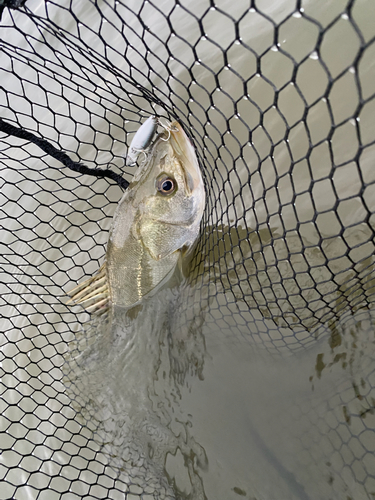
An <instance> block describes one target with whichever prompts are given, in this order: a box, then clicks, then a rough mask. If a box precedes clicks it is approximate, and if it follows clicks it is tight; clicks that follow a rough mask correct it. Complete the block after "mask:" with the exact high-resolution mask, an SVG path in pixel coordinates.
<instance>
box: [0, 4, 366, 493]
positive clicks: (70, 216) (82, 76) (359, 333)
mask: <svg viewBox="0 0 375 500" xmlns="http://www.w3.org/2000/svg"><path fill="white" fill-rule="evenodd" d="M4 3H5V4H6V3H7V4H8V5H10V7H12V9H9V8H4V10H3V13H2V20H1V24H0V37H1V47H2V52H1V56H0V61H1V64H0V99H1V106H2V107H1V118H2V121H1V122H0V124H1V130H2V132H1V136H0V140H1V156H0V158H1V164H0V169H1V179H0V182H1V184H0V185H1V193H0V200H1V201H0V204H1V209H0V224H1V240H0V261H1V283H0V290H1V298H0V324H1V334H0V335H1V337H0V338H1V354H0V356H1V368H0V373H1V400H0V405H1V417H0V422H1V438H0V442H1V451H2V453H1V461H0V477H1V487H0V499H11V498H12V499H17V500H21V499H22V500H23V499H40V500H41V499H46V500H47V499H48V500H54V499H66V500H67V499H69V500H70V499H75V498H85V499H91V498H93V499H99V498H100V499H104V498H111V499H115V500H117V499H123V498H126V499H128V500H135V499H139V498H142V499H145V500H146V499H151V498H160V499H162V498H176V499H178V498H189V499H192V500H195V499H198V500H199V499H204V498H207V499H209V500H213V499H215V500H220V499H222V500H230V499H236V498H248V499H254V500H255V499H257V500H260V499H266V500H274V499H276V498H278V499H288V500H292V499H299V500H301V499H310V500H318V499H324V500H326V499H328V498H331V499H340V500H342V499H347V500H349V499H352V500H354V499H355V500H357V499H358V500H361V499H368V498H374V497H375V455H374V451H375V434H374V428H375V416H374V408H375V369H374V366H375V365H374V356H375V351H374V345H375V344H374V307H373V303H374V300H375V275H374V245H375V242H374V227H375V218H374V217H375V216H374V210H375V169H374V167H373V164H374V159H375V127H374V123H375V63H374V61H375V25H374V19H375V4H374V3H373V2H371V1H366V0H326V1H324V2H317V1H315V0H282V1H281V0H280V1H275V2H271V1H269V0H247V1H239V2H228V1H227V0H217V1H215V2H214V1H213V0H210V1H208V0H207V1H206V0H200V1H198V0H197V1H192V0H190V1H188V0H163V1H160V2H159V1H156V0H155V1H150V0H148V1H147V0H146V1H138V0H121V1H120V0H116V1H114V0H110V1H107V0H95V1H94V0H93V1H89V0H85V1H73V0H70V1H68V0H64V1H61V2H53V1H46V2H42V1H38V0H29V1H27V2H26V3H25V5H23V6H22V5H21V4H22V3H23V2H16V1H15V2H0V9H2V8H3V7H2V5H3V4H4ZM150 114H157V115H159V116H161V117H164V118H166V119H169V120H171V119H174V118H176V119H178V120H179V121H180V122H181V123H182V124H183V126H184V128H185V130H186V131H188V132H189V133H190V135H191V137H192V140H193V142H194V145H195V147H196V151H197V156H198V158H199V161H200V165H201V168H202V173H203V176H204V181H205V186H206V193H207V203H206V208H205V213H204V217H203V221H202V230H201V235H200V239H199V242H198V246H197V251H196V255H195V258H194V262H193V265H192V269H191V273H190V276H189V279H188V282H187V283H184V286H182V287H177V288H172V289H165V290H163V291H162V292H161V295H163V297H164V299H165V301H164V304H165V303H167V304H169V306H168V308H165V307H164V308H162V307H158V306H157V304H156V305H155V304H152V303H151V305H150V306H149V310H147V308H146V309H145V310H143V311H140V312H139V313H138V314H136V313H135V314H134V318H133V324H132V328H133V330H132V331H134V332H136V333H137V335H135V337H134V338H136V340H134V338H133V340H132V350H130V354H129V350H128V349H127V345H128V344H127V342H128V339H124V338H121V335H119V336H116V335H114V334H113V332H112V333H111V334H109V333H108V328H109V327H108V325H107V324H106V322H105V320H103V321H102V322H99V323H96V324H94V325H92V324H89V326H88V327H87V326H84V325H87V320H88V315H87V314H86V313H85V312H84V311H82V309H80V308H78V307H75V308H72V307H69V306H66V305H64V304H65V302H66V298H65V296H66V293H67V291H69V289H71V288H72V287H73V286H74V285H75V284H76V283H77V282H79V281H80V280H82V279H84V278H85V277H88V276H91V275H92V274H94V273H95V272H96V271H97V269H98V268H99V267H100V265H101V263H102V262H103V259H104V254H105V249H106V243H107V238H108V230H109V227H110V223H111V218H112V215H113V213H114V210H115V208H116V205H117V203H118V201H119V199H120V198H121V194H122V192H123V190H122V188H121V187H120V186H119V185H118V184H117V183H116V182H115V181H116V179H117V180H118V177H115V176H112V180H111V179H107V178H103V177H100V178H96V177H94V176H90V175H83V174H82V171H83V170H82V168H81V172H75V171H72V170H71V169H69V168H68V167H69V166H72V164H73V163H74V162H75V163H74V164H75V165H76V164H77V163H79V162H80V163H81V164H84V165H85V166H86V167H88V168H89V169H104V170H105V169H108V168H110V169H111V171H112V172H114V174H117V175H121V176H123V177H124V178H125V179H126V180H128V181H129V180H130V179H131V177H132V176H133V173H134V168H130V167H125V166H124V157H125V154H126V150H127V147H128V146H129V143H130V141H131V138H132V136H133V134H134V132H135V131H136V130H137V129H138V127H139V125H140V124H141V123H142V122H143V121H144V119H145V118H146V117H147V116H149V115H150ZM6 125H8V126H9V125H11V126H12V127H16V128H12V130H13V132H14V131H15V130H21V131H22V130H23V131H24V132H29V133H32V134H33V137H34V139H35V140H32V138H31V136H26V135H22V132H21V133H18V136H16V135H17V134H14V133H11V134H9V133H8V132H9V130H10V129H9V128H8V129H7V128H6ZM30 138H31V140H30ZM38 138H39V139H43V140H44V141H47V144H49V145H50V147H51V148H50V149H48V147H47V149H46V148H44V149H41V143H40V142H39V143H38ZM43 144H44V146H45V144H46V143H43ZM58 151H62V152H65V153H66V155H67V157H69V158H70V160H71V163H70V164H69V162H66V161H65V160H64V161H65V166H64V165H63V164H62V163H61V161H62V157H61V156H60V157H59V156H58V155H56V154H55V155H53V154H52V155H51V154H49V153H51V152H58ZM65 159H66V158H65ZM85 173H86V174H87V173H92V172H88V170H87V171H85ZM97 173H98V175H99V173H100V172H97ZM159 298H160V297H159ZM124 321H128V319H124ZM83 326H84V329H83V330H82V327H83ZM134 353H135V354H134Z"/></svg>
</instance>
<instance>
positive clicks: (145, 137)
mask: <svg viewBox="0 0 375 500" xmlns="http://www.w3.org/2000/svg"><path fill="white" fill-rule="evenodd" d="M158 123H159V118H158V117H157V116H149V117H148V118H147V120H146V121H145V122H144V123H143V124H142V125H141V126H140V127H139V129H138V130H137V132H136V134H135V136H134V137H133V140H132V142H131V143H130V146H129V150H128V154H127V155H126V161H125V163H126V165H127V166H129V167H133V166H134V165H135V164H136V162H137V158H138V156H139V155H140V153H145V152H146V151H147V148H148V147H149V145H150V144H151V142H152V139H153V138H154V136H155V133H156V129H157V127H158Z"/></svg>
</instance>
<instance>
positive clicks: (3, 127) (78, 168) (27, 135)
mask: <svg viewBox="0 0 375 500" xmlns="http://www.w3.org/2000/svg"><path fill="white" fill-rule="evenodd" d="M0 132H4V133H5V134H8V135H12V136H14V137H18V138H19V139H25V140H26V141H29V142H32V143H33V144H35V145H36V146H38V147H39V148H40V149H41V150H42V151H44V152H45V153H47V154H48V155H50V156H52V157H53V158H55V160H58V161H59V162H61V163H62V164H63V165H64V166H65V167H68V168H70V170H73V171H74V172H78V173H80V174H83V175H92V176H94V177H98V178H102V177H106V178H108V179H111V180H113V181H115V182H116V183H117V184H118V185H119V186H120V187H122V188H123V189H126V188H127V187H128V186H129V182H128V181H127V180H126V179H124V178H123V177H122V176H121V175H119V174H116V173H115V172H113V171H112V170H110V169H106V170H103V169H100V168H89V167H87V166H86V165H84V164H83V163H80V162H76V161H73V160H72V159H71V158H70V157H69V156H68V155H67V154H66V153H64V152H63V151H59V150H58V149H57V148H55V147H54V146H52V144H51V143H49V142H48V141H46V140H45V139H41V138H40V137H37V136H36V135H34V134H32V133H31V132H28V131H27V130H25V129H22V128H19V127H15V126H14V125H11V124H10V123H7V122H5V121H4V120H3V119H2V118H0Z"/></svg>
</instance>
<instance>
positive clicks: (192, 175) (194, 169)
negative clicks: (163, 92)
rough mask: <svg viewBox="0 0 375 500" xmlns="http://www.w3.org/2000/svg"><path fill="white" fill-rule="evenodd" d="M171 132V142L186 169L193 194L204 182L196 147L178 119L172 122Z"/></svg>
mask: <svg viewBox="0 0 375 500" xmlns="http://www.w3.org/2000/svg"><path fill="white" fill-rule="evenodd" d="M170 134H171V135H170V144H171V146H172V148H173V151H174V154H175V155H176V156H177V158H178V159H179V161H180V164H181V166H182V169H183V171H184V174H185V181H186V187H187V190H188V192H189V194H192V193H193V192H194V190H195V189H197V188H198V187H199V186H200V185H201V184H202V182H203V181H202V176H201V172H200V168H199V165H198V160H197V157H196V155H195V150H194V147H193V145H192V143H191V142H190V140H189V138H188V136H187V135H186V134H185V132H184V130H183V128H182V127H181V125H180V124H179V123H178V122H177V121H174V122H172V123H171V124H170Z"/></svg>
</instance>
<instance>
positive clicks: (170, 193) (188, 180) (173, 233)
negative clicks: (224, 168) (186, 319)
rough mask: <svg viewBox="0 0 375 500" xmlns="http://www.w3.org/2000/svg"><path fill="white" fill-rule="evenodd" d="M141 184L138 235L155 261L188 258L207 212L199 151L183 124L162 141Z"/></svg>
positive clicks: (176, 125) (138, 180) (174, 125)
mask: <svg viewBox="0 0 375 500" xmlns="http://www.w3.org/2000/svg"><path fill="white" fill-rule="evenodd" d="M141 170H142V171H141V172H140V173H139V176H137V178H136V179H135V182H136V183H137V186H136V188H137V190H136V192H135V194H134V196H135V198H137V200H135V199H134V202H135V203H136V204H137V205H138V217H137V219H138V220H137V234H138V237H139V238H140V239H141V240H142V243H143V245H144V247H145V248H146V249H147V251H148V253H149V254H150V256H151V257H152V259H154V260H161V259H163V258H166V257H168V256H169V255H171V254H172V253H174V252H176V251H179V250H184V251H185V252H188V251H189V250H190V249H191V248H192V247H193V245H194V243H195V241H196V239H197V237H198V234H199V227H200V222H201V219H202V215H203V211H204V206H205V191H204V184H203V180H202V175H201V172H200V168H199V164H198V160H197V157H196V154H195V151H194V148H193V146H192V144H191V142H190V140H189V139H188V137H187V135H186V134H185V132H184V130H183V129H182V127H181V125H180V124H179V123H178V122H176V121H175V122H173V123H171V124H170V127H169V130H168V132H167V133H164V134H162V135H161V136H159V138H158V139H157V140H156V142H155V144H154V146H153V148H152V150H151V152H150V155H149V160H148V161H146V163H145V165H144V166H143V167H142V169H141Z"/></svg>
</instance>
